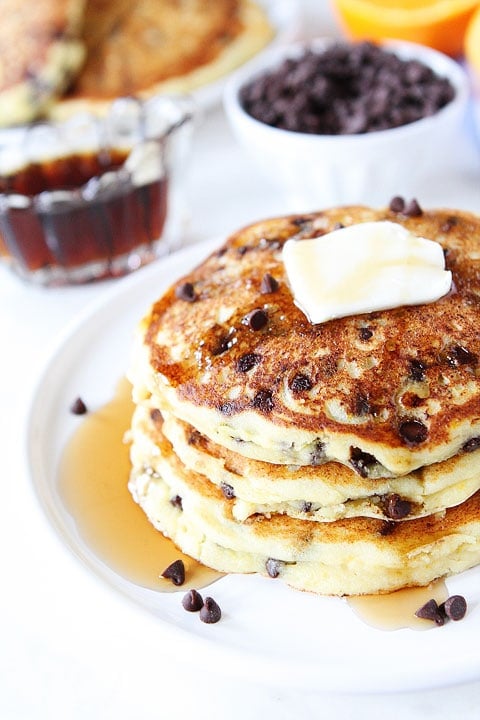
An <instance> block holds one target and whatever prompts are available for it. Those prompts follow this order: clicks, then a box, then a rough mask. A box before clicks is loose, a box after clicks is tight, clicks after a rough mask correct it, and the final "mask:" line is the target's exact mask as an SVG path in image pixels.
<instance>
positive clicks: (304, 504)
mask: <svg viewBox="0 0 480 720" xmlns="http://www.w3.org/2000/svg"><path fill="white" fill-rule="evenodd" d="M312 506H313V503H311V502H308V501H307V500H304V501H303V502H302V505H301V508H300V512H303V513H309V512H311V510H312Z"/></svg>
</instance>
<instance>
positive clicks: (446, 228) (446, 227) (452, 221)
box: [440, 216, 458, 233]
mask: <svg viewBox="0 0 480 720" xmlns="http://www.w3.org/2000/svg"><path fill="white" fill-rule="evenodd" d="M457 222H458V219H457V218H456V217H454V216H452V217H448V218H447V219H446V220H445V222H444V223H443V224H442V225H440V232H444V233H448V232H450V230H451V229H452V228H453V227H455V225H456V224H457Z"/></svg>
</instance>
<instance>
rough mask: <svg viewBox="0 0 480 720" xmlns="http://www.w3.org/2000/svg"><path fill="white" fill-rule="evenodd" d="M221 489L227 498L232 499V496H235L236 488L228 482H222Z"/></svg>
mask: <svg viewBox="0 0 480 720" xmlns="http://www.w3.org/2000/svg"><path fill="white" fill-rule="evenodd" d="M220 490H221V491H222V493H223V495H224V496H225V497H226V498H227V500H232V498H234V497H235V490H234V488H233V487H232V486H231V485H229V484H228V483H226V482H222V483H220Z"/></svg>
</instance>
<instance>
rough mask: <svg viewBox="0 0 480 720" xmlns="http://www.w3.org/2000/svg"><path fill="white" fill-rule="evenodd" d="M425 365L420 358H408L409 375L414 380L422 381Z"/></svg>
mask: <svg viewBox="0 0 480 720" xmlns="http://www.w3.org/2000/svg"><path fill="white" fill-rule="evenodd" d="M426 369H427V366H426V365H425V363H423V362H422V361H421V360H417V359H416V358H413V360H410V372H409V375H410V377H411V379H412V380H414V381H415V382H422V381H423V380H425V370H426Z"/></svg>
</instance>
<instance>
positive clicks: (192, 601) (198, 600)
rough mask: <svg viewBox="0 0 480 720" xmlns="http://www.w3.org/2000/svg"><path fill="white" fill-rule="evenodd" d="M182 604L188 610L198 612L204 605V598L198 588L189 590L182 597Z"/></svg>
mask: <svg viewBox="0 0 480 720" xmlns="http://www.w3.org/2000/svg"><path fill="white" fill-rule="evenodd" d="M182 605H183V607H184V608H185V610H187V612H198V610H201V609H202V607H203V598H202V596H201V595H200V593H199V592H198V591H197V590H194V589H193V588H192V590H189V591H188V592H187V593H186V594H185V595H184V596H183V598H182Z"/></svg>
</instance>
